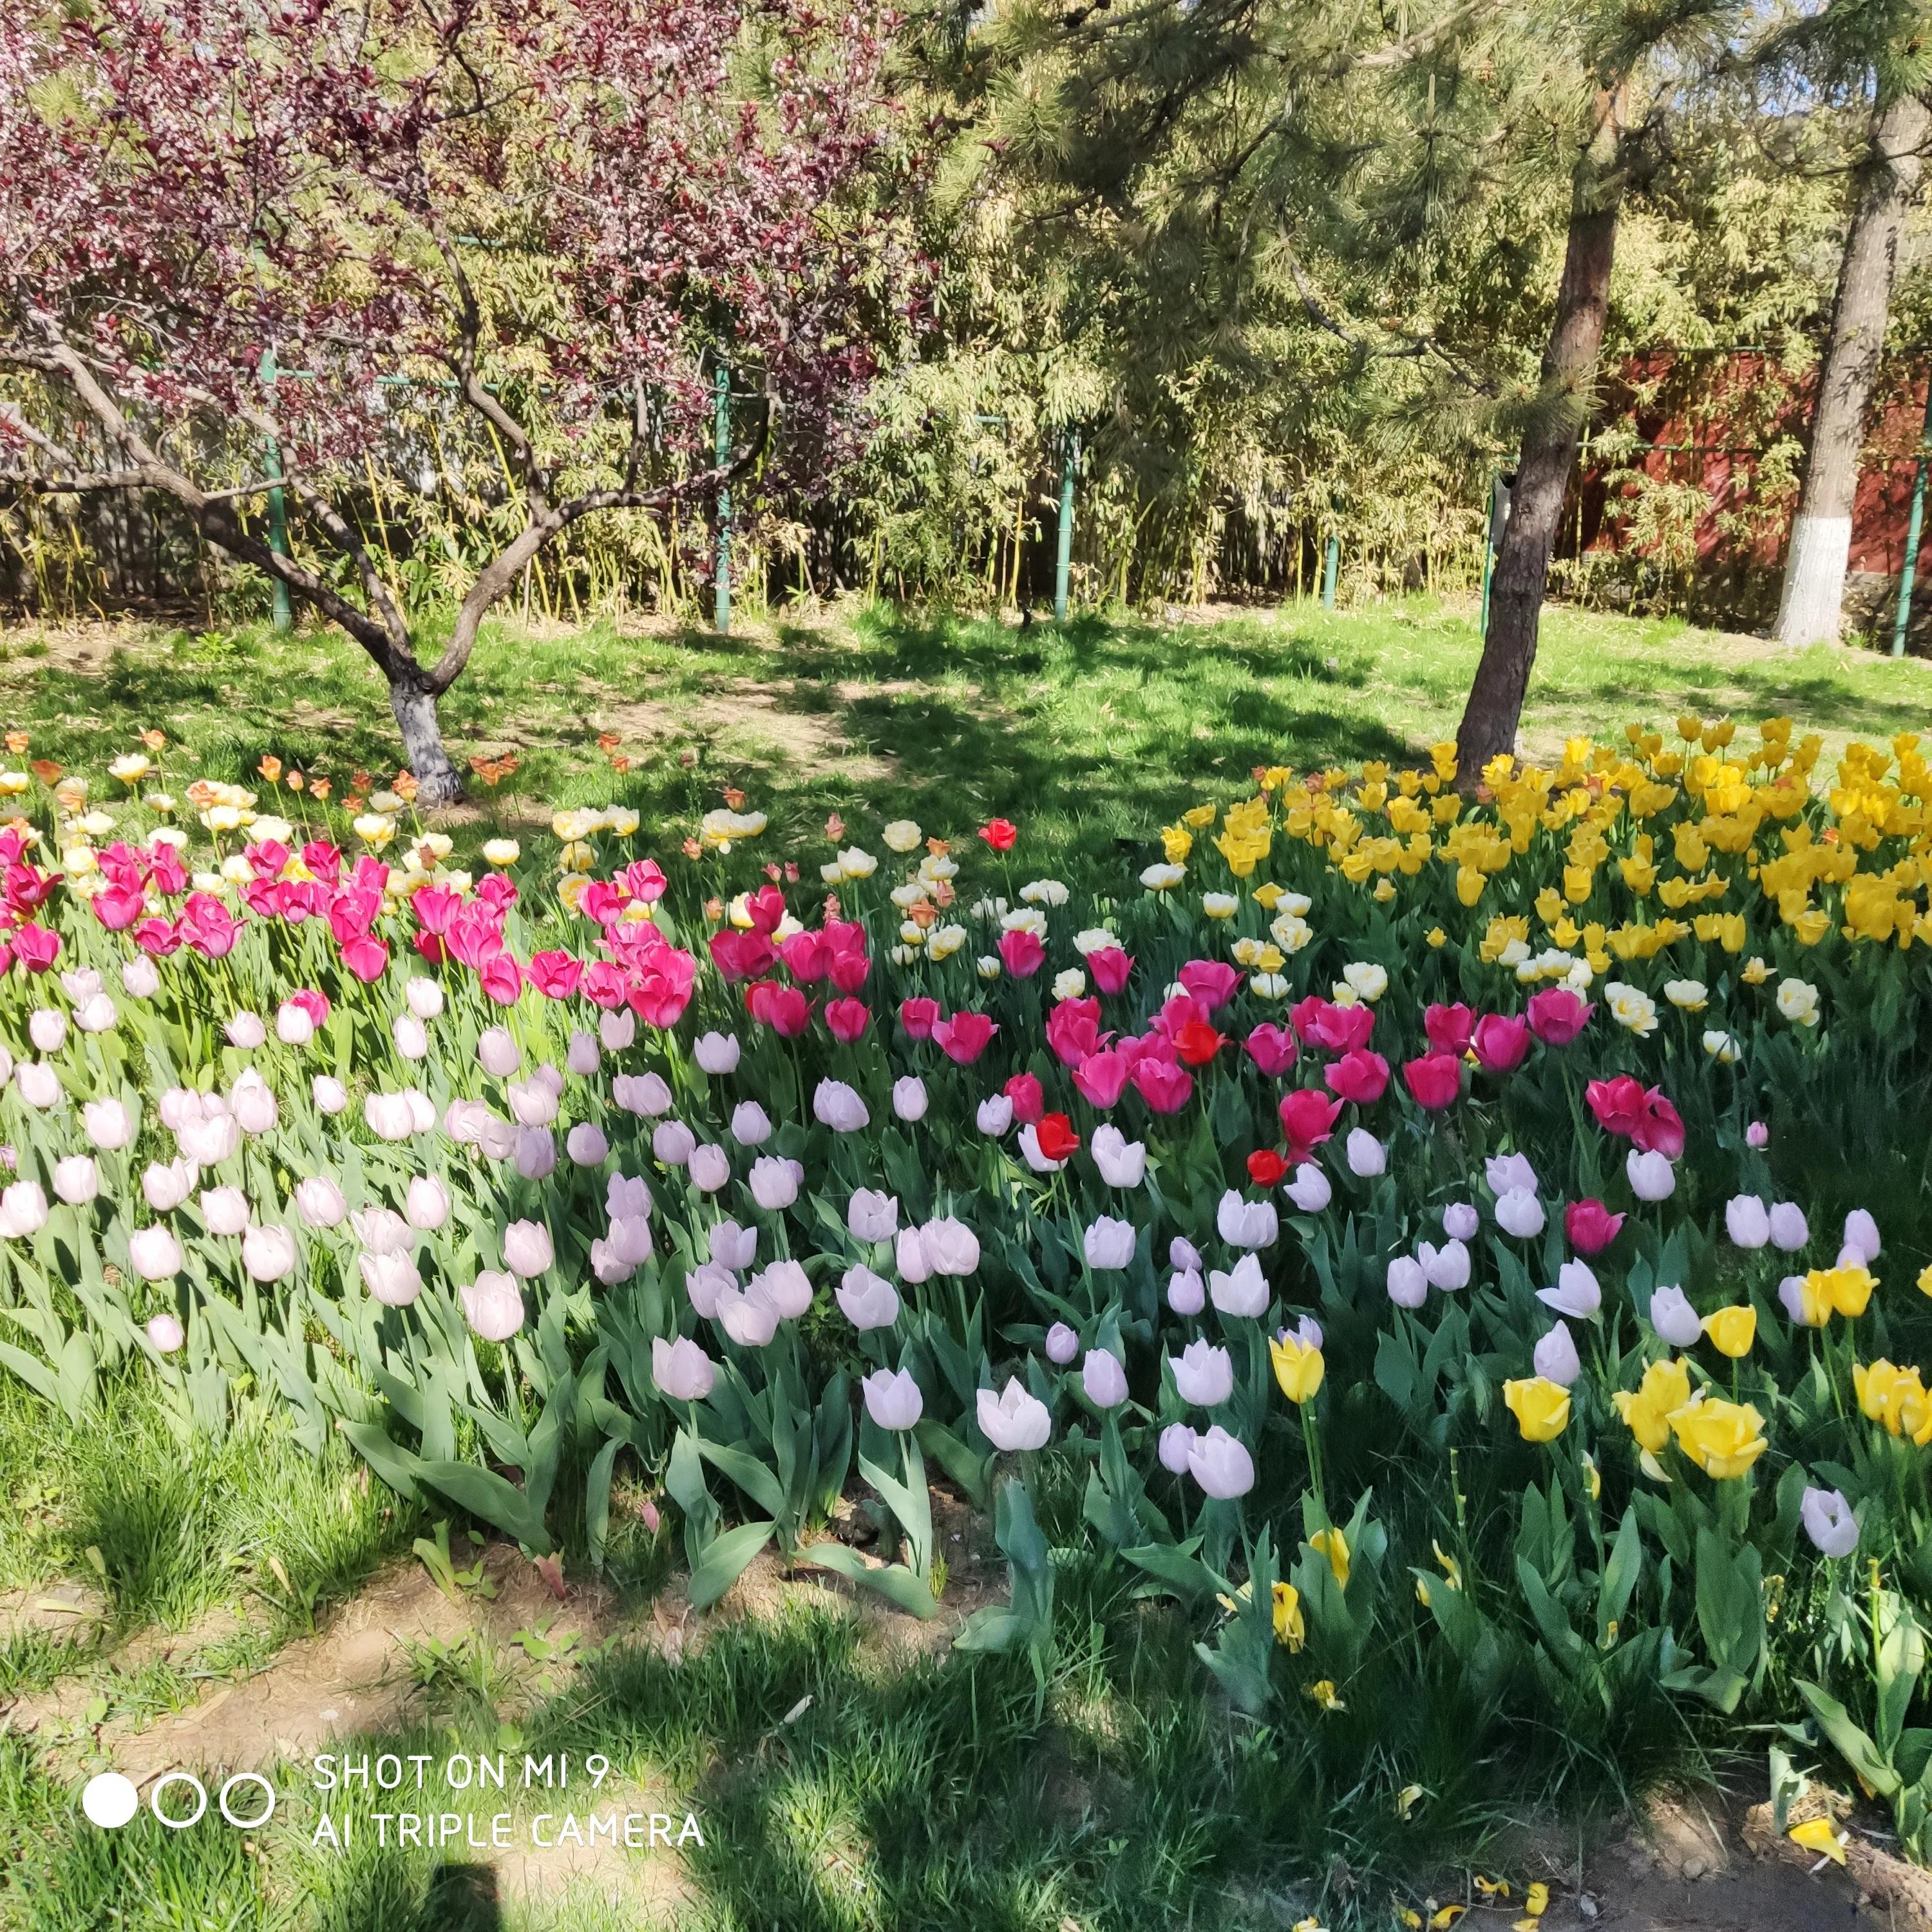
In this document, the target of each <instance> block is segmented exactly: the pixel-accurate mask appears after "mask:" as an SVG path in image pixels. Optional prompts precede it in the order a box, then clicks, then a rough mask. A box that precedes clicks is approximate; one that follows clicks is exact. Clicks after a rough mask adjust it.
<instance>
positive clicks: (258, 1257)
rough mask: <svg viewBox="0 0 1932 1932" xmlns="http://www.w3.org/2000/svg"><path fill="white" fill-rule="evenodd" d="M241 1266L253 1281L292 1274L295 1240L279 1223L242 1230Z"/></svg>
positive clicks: (274, 1222)
mask: <svg viewBox="0 0 1932 1932" xmlns="http://www.w3.org/2000/svg"><path fill="white" fill-rule="evenodd" d="M242 1266H243V1267H244V1268H246V1269H247V1270H248V1275H249V1278H250V1280H253V1281H259V1282H263V1283H268V1282H272V1281H280V1280H281V1279H282V1278H283V1277H284V1276H285V1275H290V1274H294V1272H295V1267H296V1238H295V1237H294V1235H292V1234H290V1232H289V1231H288V1229H286V1228H285V1227H284V1226H282V1224H281V1223H280V1222H279V1221H270V1222H268V1223H265V1224H263V1225H262V1226H257V1227H251V1228H247V1229H244V1230H243V1231H242Z"/></svg>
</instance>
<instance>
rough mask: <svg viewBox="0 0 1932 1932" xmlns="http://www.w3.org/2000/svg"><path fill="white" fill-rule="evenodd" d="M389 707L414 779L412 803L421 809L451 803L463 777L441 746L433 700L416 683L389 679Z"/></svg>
mask: <svg viewBox="0 0 1932 1932" xmlns="http://www.w3.org/2000/svg"><path fill="white" fill-rule="evenodd" d="M389 709H391V710H392V711H393V712H395V714H396V728H397V730H399V731H400V732H401V733H402V736H403V750H404V754H406V755H407V757H408V759H409V761H410V771H411V772H412V773H413V775H414V776H415V778H416V787H417V790H416V802H417V804H418V805H421V806H422V807H423V808H425V810H428V809H430V808H434V807H435V806H437V805H454V804H455V802H457V800H458V799H460V797H461V796H463V779H462V776H461V775H460V773H459V772H458V770H457V769H456V767H455V766H454V765H453V764H452V763H450V761H449V753H448V752H447V751H445V750H444V749H443V728H442V727H441V725H440V724H438V723H437V715H436V699H435V697H434V696H433V695H432V694H431V693H430V692H428V691H425V690H424V689H423V688H422V686H421V685H418V684H415V683H413V682H398V681H392V682H391V684H390V685H389Z"/></svg>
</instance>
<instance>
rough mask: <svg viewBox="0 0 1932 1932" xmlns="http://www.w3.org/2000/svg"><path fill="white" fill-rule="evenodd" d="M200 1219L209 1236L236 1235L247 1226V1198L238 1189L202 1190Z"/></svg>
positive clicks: (210, 1188)
mask: <svg viewBox="0 0 1932 1932" xmlns="http://www.w3.org/2000/svg"><path fill="white" fill-rule="evenodd" d="M201 1218H202V1220H204V1221H205V1222H206V1223H208V1232H209V1233H210V1234H211V1235H239V1234H240V1233H241V1232H242V1229H244V1228H245V1227H247V1226H248V1196H247V1195H245V1194H244V1193H242V1190H241V1189H240V1188H239V1187H208V1188H204V1189H203V1190H202V1196H201Z"/></svg>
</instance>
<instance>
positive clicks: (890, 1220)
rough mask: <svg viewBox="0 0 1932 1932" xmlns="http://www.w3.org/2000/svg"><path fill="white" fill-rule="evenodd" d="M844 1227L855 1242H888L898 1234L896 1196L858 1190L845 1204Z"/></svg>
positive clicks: (862, 1188)
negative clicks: (849, 1231) (848, 1230)
mask: <svg viewBox="0 0 1932 1932" xmlns="http://www.w3.org/2000/svg"><path fill="white" fill-rule="evenodd" d="M845 1225H846V1226H847V1228H848V1229H850V1230H851V1232H852V1237H853V1239H854V1240H855V1241H890V1240H891V1239H892V1237H893V1235H895V1234H897V1233H898V1226H899V1202H898V1196H897V1195H896V1194H881V1193H878V1192H877V1190H874V1189H872V1188H870V1187H861V1188H859V1189H858V1190H856V1191H855V1192H854V1193H853V1196H852V1199H850V1201H849V1202H847V1203H846V1206H845Z"/></svg>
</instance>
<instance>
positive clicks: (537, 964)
mask: <svg viewBox="0 0 1932 1932" xmlns="http://www.w3.org/2000/svg"><path fill="white" fill-rule="evenodd" d="M582 978H583V961H582V960H580V959H578V958H577V956H576V955H575V954H574V953H565V952H564V951H563V950H562V949H561V948H553V949H552V950H550V951H548V952H544V953H532V954H531V955H530V984H531V985H532V986H534V987H535V989H537V991H538V992H540V993H541V994H542V995H543V996H544V998H545V999H547V1000H567V999H568V998H570V996H571V994H573V993H574V992H576V991H577V982H578V981H579V980H581V979H582Z"/></svg>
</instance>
